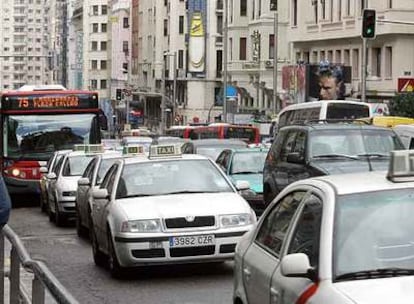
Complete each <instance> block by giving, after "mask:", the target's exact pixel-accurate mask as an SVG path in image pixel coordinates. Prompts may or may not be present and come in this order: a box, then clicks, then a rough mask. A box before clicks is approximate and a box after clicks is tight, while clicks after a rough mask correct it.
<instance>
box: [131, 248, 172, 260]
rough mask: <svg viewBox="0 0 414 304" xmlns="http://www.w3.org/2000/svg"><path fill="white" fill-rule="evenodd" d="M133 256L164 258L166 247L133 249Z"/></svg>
mask: <svg viewBox="0 0 414 304" xmlns="http://www.w3.org/2000/svg"><path fill="white" fill-rule="evenodd" d="M132 256H133V257H134V258H142V259H145V258H163V257H165V252H164V249H162V248H155V249H143V250H132Z"/></svg>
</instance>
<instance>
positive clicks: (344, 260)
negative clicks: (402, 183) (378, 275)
mask: <svg viewBox="0 0 414 304" xmlns="http://www.w3.org/2000/svg"><path fill="white" fill-rule="evenodd" d="M413 202H414V191H413V189H400V190H387V191H377V192H365V193H358V194H349V195H343V196H339V197H338V199H337V204H336V209H335V224H334V225H335V227H334V231H335V234H334V237H333V242H334V251H333V264H334V278H340V277H341V276H342V277H344V276H345V275H347V274H353V273H359V272H364V271H370V270H378V269H414V236H413V233H412V232H413V231H414V221H413V218H412V215H413V214H414V204H413Z"/></svg>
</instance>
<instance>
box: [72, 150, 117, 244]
mask: <svg viewBox="0 0 414 304" xmlns="http://www.w3.org/2000/svg"><path fill="white" fill-rule="evenodd" d="M121 157H122V153H121V152H119V151H114V150H106V151H105V152H104V153H102V154H97V155H96V156H94V157H93V158H92V160H91V161H90V162H89V164H88V166H87V167H86V168H85V171H84V172H83V174H82V177H81V178H79V179H78V187H77V190H76V232H77V234H78V236H87V235H88V231H89V217H90V210H91V200H90V197H91V193H92V189H93V188H94V187H98V186H99V185H100V183H101V181H102V178H103V177H104V175H105V173H106V171H107V170H108V169H109V167H111V166H112V164H113V163H114V162H115V161H116V160H117V159H119V158H121Z"/></svg>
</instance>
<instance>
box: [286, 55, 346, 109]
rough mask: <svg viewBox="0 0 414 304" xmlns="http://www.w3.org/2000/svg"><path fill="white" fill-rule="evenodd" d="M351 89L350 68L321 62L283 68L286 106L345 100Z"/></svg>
mask: <svg viewBox="0 0 414 304" xmlns="http://www.w3.org/2000/svg"><path fill="white" fill-rule="evenodd" d="M351 87H352V86H351V67H350V66H344V65H339V64H329V63H325V62H321V64H298V65H287V66H284V67H282V89H283V90H284V93H285V94H284V96H283V101H284V104H293V103H300V102H307V101H313V100H323V99H326V100H328V99H331V100H332V99H334V100H335V99H345V97H347V96H349V95H350V92H351Z"/></svg>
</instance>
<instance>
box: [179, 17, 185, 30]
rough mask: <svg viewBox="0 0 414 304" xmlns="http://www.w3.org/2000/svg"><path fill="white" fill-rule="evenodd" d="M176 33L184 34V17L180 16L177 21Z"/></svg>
mask: <svg viewBox="0 0 414 304" xmlns="http://www.w3.org/2000/svg"><path fill="white" fill-rule="evenodd" d="M178 33H179V34H184V16H180V17H179V20H178Z"/></svg>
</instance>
